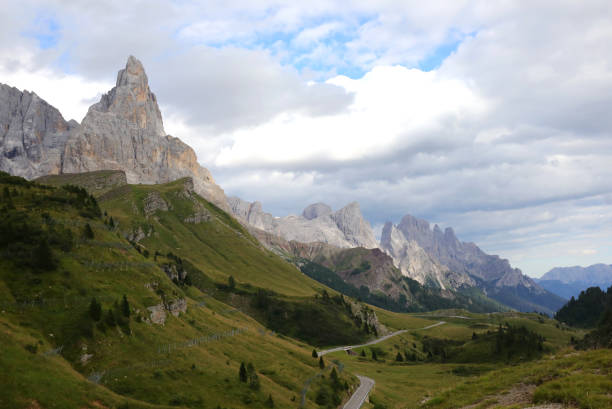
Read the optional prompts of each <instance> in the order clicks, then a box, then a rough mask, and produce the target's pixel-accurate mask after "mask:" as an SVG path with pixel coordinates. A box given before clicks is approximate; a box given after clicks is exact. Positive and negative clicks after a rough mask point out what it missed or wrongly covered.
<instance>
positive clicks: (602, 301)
mask: <svg viewBox="0 0 612 409" xmlns="http://www.w3.org/2000/svg"><path fill="white" fill-rule="evenodd" d="M611 290H612V287H610V288H609V289H608V291H607V292H606V291H602V290H601V288H599V287H591V288H588V289H586V290H584V291H581V292H580V295H579V296H578V299H575V298H574V297H572V298H571V299H570V300H569V301H568V303H567V304H565V305H564V306H563V307H562V308H561V309H560V310H559V311H557V313H556V314H555V319H556V320H558V321H561V322H564V323H566V324H567V325H571V326H573V327H580V328H593V327H595V326H596V325H597V323H598V322H599V320H600V319H601V317H602V314H603V313H604V311H605V309H606V307H609V306H612V291H611Z"/></svg>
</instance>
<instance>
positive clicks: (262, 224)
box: [228, 197, 378, 248]
mask: <svg viewBox="0 0 612 409" xmlns="http://www.w3.org/2000/svg"><path fill="white" fill-rule="evenodd" d="M228 202H229V205H230V209H231V211H232V213H233V214H234V216H236V217H237V218H238V219H239V220H241V221H243V222H245V223H247V224H248V225H250V226H253V227H256V228H258V229H261V230H264V231H266V232H268V233H271V234H273V235H276V236H280V237H282V238H284V239H285V240H288V241H291V240H295V241H298V242H302V243H311V242H322V243H327V244H331V245H334V246H337V247H344V248H349V247H365V248H375V247H378V243H377V242H376V239H375V238H374V233H373V232H372V228H371V227H370V224H369V223H368V222H367V221H366V220H364V218H363V216H362V214H361V210H360V209H359V204H358V203H357V202H353V203H351V204H349V205H347V206H345V207H343V208H342V209H340V210H338V211H336V212H333V211H332V209H331V208H330V207H329V206H327V205H325V204H323V203H317V204H314V205H310V206H308V207H307V208H306V209H304V212H303V213H302V215H301V216H295V215H291V216H286V217H274V216H272V215H271V214H269V213H265V212H264V211H263V210H262V206H261V203H259V202H254V203H249V202H246V201H244V200H242V199H240V198H237V197H230V198H228Z"/></svg>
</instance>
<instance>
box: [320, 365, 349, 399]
mask: <svg viewBox="0 0 612 409" xmlns="http://www.w3.org/2000/svg"><path fill="white" fill-rule="evenodd" d="M348 388H349V387H348V383H346V382H342V380H341V379H340V376H339V375H338V371H336V368H332V370H331V372H330V374H329V380H328V381H327V382H325V381H324V382H323V383H322V384H321V386H320V387H319V389H318V390H317V394H316V396H315V402H316V403H317V405H319V406H322V407H326V408H336V407H337V406H338V405H340V403H342V394H343V393H344V391H346V390H348Z"/></svg>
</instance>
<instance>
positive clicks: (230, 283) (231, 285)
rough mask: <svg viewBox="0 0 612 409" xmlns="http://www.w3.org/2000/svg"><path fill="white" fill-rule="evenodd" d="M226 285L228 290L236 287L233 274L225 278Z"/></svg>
mask: <svg viewBox="0 0 612 409" xmlns="http://www.w3.org/2000/svg"><path fill="white" fill-rule="evenodd" d="M227 286H228V287H229V289H230V290H233V289H234V288H236V280H234V276H229V278H228V279H227Z"/></svg>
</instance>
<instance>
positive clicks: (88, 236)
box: [83, 223, 94, 239]
mask: <svg viewBox="0 0 612 409" xmlns="http://www.w3.org/2000/svg"><path fill="white" fill-rule="evenodd" d="M83 237H85V238H86V239H93V238H94V232H93V229H92V228H91V226H90V225H89V223H87V224H85V227H84V228H83Z"/></svg>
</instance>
